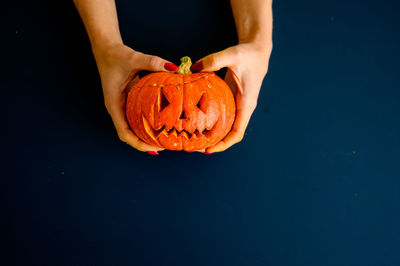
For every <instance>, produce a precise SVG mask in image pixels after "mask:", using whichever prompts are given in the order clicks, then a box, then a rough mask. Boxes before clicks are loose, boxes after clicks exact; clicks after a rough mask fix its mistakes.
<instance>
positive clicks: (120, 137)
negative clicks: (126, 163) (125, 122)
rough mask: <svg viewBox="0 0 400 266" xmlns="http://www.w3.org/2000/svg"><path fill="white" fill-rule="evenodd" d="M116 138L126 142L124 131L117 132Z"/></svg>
mask: <svg viewBox="0 0 400 266" xmlns="http://www.w3.org/2000/svg"><path fill="white" fill-rule="evenodd" d="M118 138H119V140H120V141H122V142H126V141H127V136H126V133H125V132H118Z"/></svg>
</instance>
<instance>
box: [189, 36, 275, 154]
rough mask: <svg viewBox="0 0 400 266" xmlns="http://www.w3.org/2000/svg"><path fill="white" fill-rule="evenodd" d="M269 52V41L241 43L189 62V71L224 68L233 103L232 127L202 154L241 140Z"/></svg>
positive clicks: (264, 72)
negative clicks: (257, 43)
mask: <svg viewBox="0 0 400 266" xmlns="http://www.w3.org/2000/svg"><path fill="white" fill-rule="evenodd" d="M271 51H272V43H271V44H270V45H264V46H259V45H256V44H253V43H242V44H238V45H236V46H232V47H229V48H227V49H225V50H223V51H220V52H217V53H213V54H210V55H208V56H206V57H204V58H202V59H200V60H199V61H197V62H196V64H194V65H192V68H191V70H192V72H199V71H217V70H220V69H221V68H224V67H227V68H228V71H227V73H226V76H225V82H226V83H227V84H228V86H229V87H230V88H231V90H232V92H233V95H234V96H235V102H236V118H235V122H234V123H233V126H232V130H231V131H230V132H229V133H228V135H227V136H225V138H224V139H223V140H221V141H220V142H218V143H217V144H215V145H214V146H212V147H209V148H207V149H206V150H205V152H206V153H208V154H209V153H214V152H221V151H224V150H226V149H228V148H229V147H231V146H232V145H234V144H236V143H238V142H240V141H241V140H242V139H243V137H244V134H245V131H246V128H247V125H248V124H249V121H250V117H251V115H252V114H253V112H254V110H255V108H256V106H257V98H258V94H259V92H260V88H261V84H262V82H263V80H264V77H265V75H266V74H267V71H268V62H269V57H270V54H271Z"/></svg>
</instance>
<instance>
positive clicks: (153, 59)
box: [148, 56, 160, 67]
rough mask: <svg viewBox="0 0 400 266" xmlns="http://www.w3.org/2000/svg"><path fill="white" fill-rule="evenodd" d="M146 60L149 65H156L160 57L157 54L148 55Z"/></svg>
mask: <svg viewBox="0 0 400 266" xmlns="http://www.w3.org/2000/svg"><path fill="white" fill-rule="evenodd" d="M148 60H149V61H148V62H149V65H150V66H151V67H157V66H158V65H159V62H160V59H159V58H158V57H157V56H150V57H149V59H148Z"/></svg>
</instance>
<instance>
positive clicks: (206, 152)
mask: <svg viewBox="0 0 400 266" xmlns="http://www.w3.org/2000/svg"><path fill="white" fill-rule="evenodd" d="M204 154H207V155H209V154H213V152H205V153H204Z"/></svg>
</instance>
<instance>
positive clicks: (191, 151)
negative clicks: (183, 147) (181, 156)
mask: <svg viewBox="0 0 400 266" xmlns="http://www.w3.org/2000/svg"><path fill="white" fill-rule="evenodd" d="M186 152H195V151H186Z"/></svg>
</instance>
